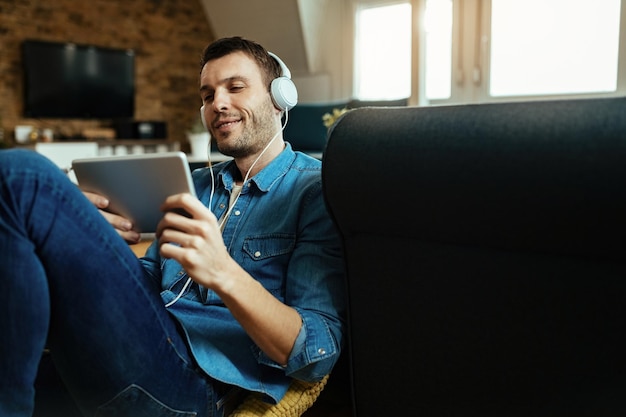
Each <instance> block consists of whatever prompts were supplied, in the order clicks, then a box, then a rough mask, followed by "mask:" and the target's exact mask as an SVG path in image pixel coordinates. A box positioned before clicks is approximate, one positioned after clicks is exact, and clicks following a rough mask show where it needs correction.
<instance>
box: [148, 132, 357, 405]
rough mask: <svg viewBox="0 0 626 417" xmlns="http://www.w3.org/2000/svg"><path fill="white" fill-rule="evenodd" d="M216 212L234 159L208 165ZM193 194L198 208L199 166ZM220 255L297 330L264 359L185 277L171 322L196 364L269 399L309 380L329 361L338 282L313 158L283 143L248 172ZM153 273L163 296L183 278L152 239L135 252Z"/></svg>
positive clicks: (334, 236) (334, 342) (341, 321)
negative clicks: (284, 309) (291, 340)
mask: <svg viewBox="0 0 626 417" xmlns="http://www.w3.org/2000/svg"><path fill="white" fill-rule="evenodd" d="M213 170H214V173H215V183H216V184H215V185H216V189H215V193H214V196H213V200H212V207H211V209H212V211H213V213H215V215H216V216H217V218H218V219H219V218H221V216H222V215H223V214H224V213H225V211H226V210H227V209H228V201H229V197H230V193H231V191H232V189H233V185H234V183H235V177H234V173H235V172H237V167H236V166H235V164H234V162H233V161H227V162H222V163H220V164H217V165H215V166H214V167H213ZM192 175H193V179H194V183H195V186H196V192H197V195H198V198H199V199H200V200H201V201H202V202H203V203H204V204H205V205H207V206H208V204H209V196H210V193H211V176H210V172H209V168H200V169H197V170H195V171H194V172H193V173H192ZM222 235H223V238H224V244H225V245H226V247H227V248H228V251H229V253H230V255H231V256H232V257H233V258H234V260H235V261H237V262H238V263H239V265H241V266H242V267H243V268H244V269H245V270H246V271H247V272H248V273H249V274H250V275H251V276H252V277H254V278H255V279H256V280H258V281H259V282H261V283H262V284H263V286H264V287H265V288H266V289H267V290H268V291H270V292H271V293H272V294H273V295H274V296H275V297H276V298H278V299H279V300H281V301H282V302H284V303H286V304H287V305H290V306H292V307H294V308H295V309H296V310H297V311H298V313H299V314H300V316H301V317H302V323H303V324H302V328H301V331H300V334H299V336H298V338H297V340H296V344H295V346H294V348H293V350H292V352H291V355H290V358H289V361H288V363H287V365H286V366H285V367H283V366H281V365H280V364H278V363H276V362H274V361H273V360H271V359H270V358H269V357H267V356H266V355H265V354H264V353H263V352H262V351H261V350H260V349H259V348H258V347H257V346H256V345H255V344H254V342H253V341H252V339H250V337H249V336H248V335H247V334H246V332H245V331H244V330H243V328H242V327H241V326H240V325H239V323H238V322H237V321H236V320H235V319H234V317H233V316H232V314H231V313H230V311H229V310H228V309H227V308H226V307H225V306H224V304H223V303H222V301H221V300H220V298H219V297H218V296H217V295H216V294H215V293H214V292H213V291H210V290H208V289H206V288H203V287H200V286H198V285H197V284H193V285H192V286H191V287H190V289H189V290H187V291H186V292H185V294H184V296H183V297H181V298H180V299H179V300H178V301H177V302H176V303H174V304H173V305H172V306H170V307H169V311H170V312H171V314H173V315H174V316H175V317H176V318H177V319H178V320H179V322H180V323H181V325H182V327H183V329H184V331H185V333H186V336H187V339H188V341H189V345H190V346H191V350H192V352H193V355H194V357H195V358H196V360H197V361H198V364H199V366H200V367H201V368H202V369H203V370H204V371H205V372H206V373H207V374H209V375H210V376H211V377H213V378H215V379H217V380H219V381H222V382H225V383H228V384H232V385H237V386H240V387H242V388H245V389H247V390H250V391H258V392H261V393H264V394H266V395H268V396H269V397H270V399H272V400H274V401H279V400H280V399H281V398H282V397H283V395H284V393H285V392H286V390H287V388H288V387H289V383H290V381H291V379H292V378H297V379H300V380H304V381H311V382H312V381H317V380H319V379H321V378H322V377H323V376H324V375H326V374H328V373H329V372H330V371H331V369H332V367H333V366H334V364H335V362H336V361H337V359H338V357H339V354H340V351H341V346H342V344H343V342H342V339H343V334H344V330H345V307H346V306H345V288H344V285H345V282H344V273H345V269H344V263H343V257H342V251H341V243H340V239H339V235H338V232H337V231H336V229H335V227H334V225H333V223H332V221H331V218H330V216H329V214H328V212H327V210H326V206H325V203H324V199H323V194H322V185H321V162H320V161H319V160H317V159H315V158H312V157H310V156H308V155H305V154H303V153H300V152H294V151H293V150H292V148H291V146H290V145H289V144H287V146H286V147H285V149H284V150H283V152H281V154H280V155H278V156H277V157H276V158H275V159H274V160H273V161H272V162H271V163H270V164H269V165H268V166H266V167H265V168H264V169H263V170H262V171H260V172H259V173H258V174H256V175H255V176H254V177H253V178H251V179H249V180H248V181H247V183H246V184H244V187H243V189H242V191H241V195H240V197H239V199H238V200H237V201H236V204H235V206H234V207H233V210H232V212H231V214H230V216H229V218H228V220H227V222H226V223H225V225H224V230H223V233H222ZM142 263H143V265H144V267H145V269H146V271H147V272H148V273H149V275H151V276H152V277H153V278H155V279H158V280H160V282H161V286H162V289H163V291H162V297H163V300H164V302H165V303H167V302H169V301H171V300H173V299H174V298H175V297H176V296H177V295H178V293H179V292H180V291H181V289H182V287H183V285H184V283H185V282H186V281H187V278H188V276H187V274H186V272H185V271H184V270H183V268H182V267H181V265H180V264H179V263H177V262H176V261H174V260H172V259H161V258H160V257H159V255H158V248H157V246H156V245H152V247H150V248H149V249H148V251H147V253H146V256H145V257H144V258H143V259H142Z"/></svg>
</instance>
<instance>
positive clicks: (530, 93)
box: [415, 0, 626, 104]
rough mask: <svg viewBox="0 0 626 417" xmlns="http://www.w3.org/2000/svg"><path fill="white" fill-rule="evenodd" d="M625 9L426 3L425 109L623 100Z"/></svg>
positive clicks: (567, 0)
mask: <svg viewBox="0 0 626 417" xmlns="http://www.w3.org/2000/svg"><path fill="white" fill-rule="evenodd" d="M621 3H622V0H601V1H597V0H596V1H594V0H484V1H483V0H423V1H421V3H420V4H422V7H423V9H422V11H421V13H420V15H421V16H422V18H423V22H422V25H421V28H422V29H421V33H420V34H419V39H420V48H419V49H420V51H421V53H422V56H421V60H420V68H419V69H415V70H416V71H418V73H419V77H420V80H421V82H420V85H422V88H420V91H419V96H420V97H419V103H420V104H437V103H463V102H481V101H496V100H515V99H529V98H542V97H557V96H558V97H573V96H582V95H595V96H599V95H617V94H620V93H622V94H623V91H622V90H624V88H623V87H621V88H620V86H623V85H624V82H626V79H624V80H622V81H621V82H620V78H619V73H618V68H619V61H620V52H621V51H620V48H621V50H622V51H624V52H623V53H621V55H622V56H626V45H624V43H626V42H622V45H621V46H620V42H619V41H620V29H621V24H622V22H621V21H620V16H621V14H622V13H623V12H624V11H623V10H622V4H621ZM621 59H623V58H621ZM622 77H624V76H622Z"/></svg>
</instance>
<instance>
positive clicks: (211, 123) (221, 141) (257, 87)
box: [200, 52, 280, 158]
mask: <svg viewBox="0 0 626 417" xmlns="http://www.w3.org/2000/svg"><path fill="white" fill-rule="evenodd" d="M200 96H201V98H202V102H203V103H204V107H205V109H204V116H205V118H206V121H207V127H208V128H209V131H210V132H211V135H212V136H213V138H214V139H215V141H216V143H217V147H218V149H219V150H220V152H222V153H223V154H225V155H229V156H232V157H235V158H237V157H244V156H249V155H253V154H255V153H257V152H260V151H261V150H262V149H263V148H264V147H265V145H266V144H267V143H268V142H269V141H270V140H271V138H272V137H273V136H274V134H275V133H276V131H277V129H279V128H280V118H279V116H278V115H279V110H277V109H276V108H275V107H274V105H273V103H272V99H271V97H270V94H269V91H268V86H267V85H265V82H264V80H263V76H262V73H261V69H260V68H259V66H258V65H257V63H256V62H255V61H254V60H253V59H252V58H250V57H248V56H247V55H246V54H244V53H243V52H235V53H232V54H229V55H226V56H224V57H221V58H218V59H215V60H212V61H209V62H207V63H206V64H205V66H204V68H203V69H202V72H201V73H200Z"/></svg>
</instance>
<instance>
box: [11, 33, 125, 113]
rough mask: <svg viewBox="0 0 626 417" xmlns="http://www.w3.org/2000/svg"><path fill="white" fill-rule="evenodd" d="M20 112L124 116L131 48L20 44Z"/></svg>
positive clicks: (41, 43)
mask: <svg viewBox="0 0 626 417" xmlns="http://www.w3.org/2000/svg"><path fill="white" fill-rule="evenodd" d="M22 63H23V68H24V116H26V117H32V118H77V119H130V118H132V117H133V116H134V110H135V54H134V52H133V51H132V50H126V49H112V48H102V47H96V46H90V45H78V44H75V43H58V42H46V41H38V40H26V41H23V43H22Z"/></svg>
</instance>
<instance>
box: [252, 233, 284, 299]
mask: <svg viewBox="0 0 626 417" xmlns="http://www.w3.org/2000/svg"><path fill="white" fill-rule="evenodd" d="M295 245H296V240H295V236H294V235H290V234H286V233H281V234H278V233H276V234H269V235H263V236H254V237H248V238H246V239H245V241H244V243H243V253H244V260H243V263H244V265H242V266H243V267H244V268H245V269H246V270H247V271H248V272H249V273H250V274H251V275H252V276H253V277H254V278H256V279H257V280H258V281H260V282H261V283H262V284H263V286H264V287H265V288H266V289H268V290H277V289H280V288H281V286H282V281H283V279H284V276H285V271H286V268H287V265H288V263H289V259H290V258H291V254H292V253H293V250H294V248H295Z"/></svg>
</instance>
